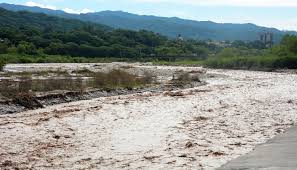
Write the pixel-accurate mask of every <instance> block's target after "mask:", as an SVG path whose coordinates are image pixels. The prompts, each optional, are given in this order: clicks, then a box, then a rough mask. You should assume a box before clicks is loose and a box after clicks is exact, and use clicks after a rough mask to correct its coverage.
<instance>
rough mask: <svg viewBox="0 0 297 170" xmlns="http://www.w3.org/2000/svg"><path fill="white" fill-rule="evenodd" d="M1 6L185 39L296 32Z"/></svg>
mask: <svg viewBox="0 0 297 170" xmlns="http://www.w3.org/2000/svg"><path fill="white" fill-rule="evenodd" d="M0 7H2V8H4V9H7V10H12V11H22V10H25V11H30V12H38V13H45V14H47V15H54V16H59V17H64V18H68V19H79V20H82V21H88V22H94V23H99V24H103V25H107V26H109V27H113V28H120V29H129V30H136V31H138V30H142V29H144V30H149V31H153V32H155V33H160V34H162V35H165V36H168V37H171V38H176V37H177V36H178V35H182V36H183V37H184V38H187V39H199V40H218V41H225V40H229V41H235V40H242V41H255V40H258V39H259V33H261V32H271V33H273V34H274V39H275V42H279V41H280V39H281V38H282V37H283V36H284V35H285V34H297V32H295V31H281V30H278V29H276V28H268V27H262V26H258V25H255V24H252V23H244V24H236V23H216V22H213V21H195V20H189V19H182V18H179V17H159V16H153V15H137V14H133V13H128V12H124V11H110V10H106V11H101V12H92V13H85V14H70V13H66V12H64V11H62V10H51V9H45V8H40V7H28V6H23V5H14V4H7V3H1V4H0Z"/></svg>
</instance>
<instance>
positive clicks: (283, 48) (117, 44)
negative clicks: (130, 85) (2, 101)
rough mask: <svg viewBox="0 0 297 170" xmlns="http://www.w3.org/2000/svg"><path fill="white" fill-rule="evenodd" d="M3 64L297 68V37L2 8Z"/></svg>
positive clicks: (0, 56)
mask: <svg viewBox="0 0 297 170" xmlns="http://www.w3.org/2000/svg"><path fill="white" fill-rule="evenodd" d="M0 21H1V22H0V69H2V68H3V65H4V64H5V63H48V62H49V63H52V62H77V63H78V62H110V61H153V62H154V63H157V64H184V65H197V64H198V65H205V66H208V67H213V68H234V69H275V68H289V69H295V68H297V64H296V63H297V57H296V56H297V37H296V36H293V35H287V36H284V37H283V40H282V41H281V43H280V44H277V45H275V46H272V47H268V46H267V45H266V44H264V43H262V42H260V41H254V42H243V41H234V42H212V41H198V40H188V39H187V40H184V39H183V38H181V37H179V38H176V39H169V38H167V37H165V36H162V35H159V34H156V33H153V32H150V31H145V30H140V31H130V30H121V29H112V28H109V27H107V26H103V25H99V24H94V23H87V22H82V21H79V20H72V19H64V18H59V17H53V16H47V15H45V14H38V13H30V12H24V11H21V12H12V11H8V10H4V9H1V8H0Z"/></svg>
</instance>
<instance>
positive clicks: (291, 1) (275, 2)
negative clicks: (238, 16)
mask: <svg viewBox="0 0 297 170" xmlns="http://www.w3.org/2000/svg"><path fill="white" fill-rule="evenodd" d="M131 1H134V2H148V3H176V4H189V5H200V6H253V7H256V6H259V7H280V6H282V7H284V6H286V7H292V6H294V7H297V1H296V0H131Z"/></svg>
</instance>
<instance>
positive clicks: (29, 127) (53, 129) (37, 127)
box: [0, 65, 297, 169]
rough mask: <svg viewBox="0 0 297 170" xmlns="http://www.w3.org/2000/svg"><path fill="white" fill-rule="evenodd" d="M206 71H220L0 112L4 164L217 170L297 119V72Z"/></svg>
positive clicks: (0, 151) (0, 150)
mask: <svg viewBox="0 0 297 170" xmlns="http://www.w3.org/2000/svg"><path fill="white" fill-rule="evenodd" d="M134 67H137V68H138V71H139V70H142V69H143V68H144V67H146V68H150V67H151V68H152V70H155V66H141V65H134ZM171 69H183V68H182V67H178V68H174V67H165V70H166V71H164V75H166V74H167V73H166V72H167V71H168V70H171ZM185 69H191V68H185ZM207 73H208V74H212V75H220V76H217V77H213V78H208V79H206V81H207V83H208V84H207V85H205V86H200V87H195V88H189V89H184V90H177V91H165V92H159V93H151V92H144V93H139V94H130V95H121V96H112V97H103V98H95V99H92V100H84V101H77V102H71V103H65V104H58V105H53V106H48V107H46V108H43V109H37V110H34V111H26V112H22V113H18V114H11V115H0V141H1V145H0V168H1V169H5V168H8V169H14V168H19V169H215V168H217V167H220V166H221V165H223V164H224V163H226V162H228V161H229V160H232V159H234V158H236V157H238V156H240V155H243V154H246V153H248V152H250V151H251V150H253V148H254V147H255V146H256V145H258V144H261V143H264V142H266V141H267V140H268V139H271V138H272V137H274V136H275V135H277V134H279V133H283V132H284V131H285V130H286V129H287V128H289V127H291V126H292V125H294V124H295V123H296V122H297V111H296V110H297V75H296V74H292V73H286V72H284V73H272V72H254V71H239V70H238V71H234V70H210V69H208V70H207ZM165 77H166V76H165Z"/></svg>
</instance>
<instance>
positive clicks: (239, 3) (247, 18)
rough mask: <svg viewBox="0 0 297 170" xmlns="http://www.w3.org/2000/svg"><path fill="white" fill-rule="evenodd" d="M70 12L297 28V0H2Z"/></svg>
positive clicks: (3, 0) (284, 28) (286, 28)
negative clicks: (118, 13)
mask: <svg viewBox="0 0 297 170" xmlns="http://www.w3.org/2000/svg"><path fill="white" fill-rule="evenodd" d="M0 2H6V3H13V4H22V5H28V6H40V7H43V8H50V9H61V10H64V11H66V12H69V13H86V12H95V11H103V10H121V11H126V12H131V13H136V14H145V15H156V16H167V17H173V16H175V17H180V18H185V19H193V20H199V21H207V20H210V21H215V22H219V23H226V22H227V23H255V24H257V25H261V26H268V27H276V28H279V29H281V30H297V0H0Z"/></svg>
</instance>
